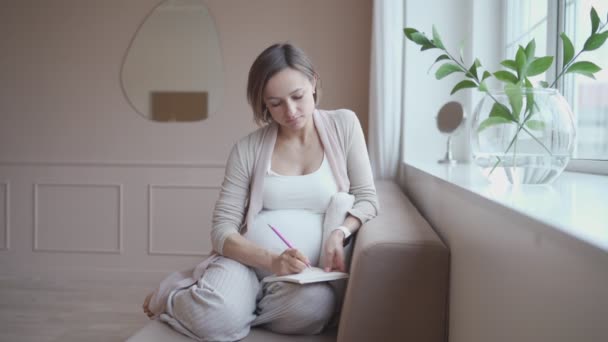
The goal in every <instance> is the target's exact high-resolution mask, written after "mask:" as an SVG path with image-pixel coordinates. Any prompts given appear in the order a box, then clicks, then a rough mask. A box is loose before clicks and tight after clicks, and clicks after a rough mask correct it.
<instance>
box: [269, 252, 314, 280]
mask: <svg viewBox="0 0 608 342" xmlns="http://www.w3.org/2000/svg"><path fill="white" fill-rule="evenodd" d="M308 265H310V260H308V258H307V257H306V256H305V255H304V254H302V252H300V251H299V250H297V249H295V248H288V249H286V250H285V251H283V253H281V254H280V255H278V256H275V257H274V258H273V259H272V265H271V267H272V270H271V271H272V273H274V274H276V275H280V276H281V275H287V274H293V273H300V272H302V271H303V270H304V269H305V268H306V267H308Z"/></svg>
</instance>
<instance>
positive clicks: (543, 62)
mask: <svg viewBox="0 0 608 342" xmlns="http://www.w3.org/2000/svg"><path fill="white" fill-rule="evenodd" d="M552 63H553V56H545V57H540V58H537V59H535V60H534V61H532V63H530V65H529V66H528V76H536V75H540V74H542V73H543V72H545V71H547V69H549V67H550V66H551V64H552Z"/></svg>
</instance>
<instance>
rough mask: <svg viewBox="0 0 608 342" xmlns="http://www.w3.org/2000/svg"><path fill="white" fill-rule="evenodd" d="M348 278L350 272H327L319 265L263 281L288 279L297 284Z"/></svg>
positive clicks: (270, 277)
mask: <svg viewBox="0 0 608 342" xmlns="http://www.w3.org/2000/svg"><path fill="white" fill-rule="evenodd" d="M344 278H348V273H344V272H336V271H332V272H325V271H324V270H323V269H321V268H318V267H310V268H306V269H304V271H302V272H300V273H296V274H288V275H283V276H268V277H265V278H264V279H262V282H263V283H271V282H274V281H287V282H290V283H297V284H308V283H318V282H322V281H329V280H336V279H344Z"/></svg>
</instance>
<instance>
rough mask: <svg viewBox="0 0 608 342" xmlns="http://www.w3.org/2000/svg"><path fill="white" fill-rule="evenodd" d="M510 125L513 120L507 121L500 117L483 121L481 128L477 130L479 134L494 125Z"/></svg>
mask: <svg viewBox="0 0 608 342" xmlns="http://www.w3.org/2000/svg"><path fill="white" fill-rule="evenodd" d="M508 123H511V120H507V119H505V118H502V117H499V116H494V117H489V118H487V119H485V120H483V121H482V122H481V123H480V124H479V127H478V128H477V132H481V131H483V130H484V129H486V128H488V127H491V126H494V125H503V124H508Z"/></svg>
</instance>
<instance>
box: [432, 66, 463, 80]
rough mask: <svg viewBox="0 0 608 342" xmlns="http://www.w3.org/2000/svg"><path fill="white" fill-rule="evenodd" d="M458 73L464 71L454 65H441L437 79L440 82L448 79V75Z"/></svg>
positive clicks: (436, 74) (436, 75) (436, 73)
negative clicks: (445, 78)
mask: <svg viewBox="0 0 608 342" xmlns="http://www.w3.org/2000/svg"><path fill="white" fill-rule="evenodd" d="M458 71H462V69H460V67H459V66H458V65H456V64H452V63H445V64H443V65H441V66H440V67H439V69H437V72H435V78H437V79H438V80H440V79H442V78H444V77H446V76H447V75H449V74H451V73H454V72H458Z"/></svg>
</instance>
